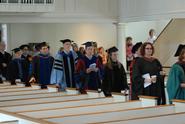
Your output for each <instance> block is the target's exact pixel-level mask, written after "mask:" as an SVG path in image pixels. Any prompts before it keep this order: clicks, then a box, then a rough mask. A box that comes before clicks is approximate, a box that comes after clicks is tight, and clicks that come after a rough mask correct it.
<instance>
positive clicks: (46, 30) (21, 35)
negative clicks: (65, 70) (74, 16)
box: [8, 23, 116, 54]
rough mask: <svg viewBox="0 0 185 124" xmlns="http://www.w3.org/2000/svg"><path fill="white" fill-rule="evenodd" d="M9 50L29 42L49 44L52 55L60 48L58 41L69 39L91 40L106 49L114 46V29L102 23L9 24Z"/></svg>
mask: <svg viewBox="0 0 185 124" xmlns="http://www.w3.org/2000/svg"><path fill="white" fill-rule="evenodd" d="M8 26H9V28H8V29H9V36H8V37H9V38H8V39H9V41H8V42H9V44H8V45H9V50H10V49H12V48H15V47H18V46H20V45H21V44H23V43H30V42H40V41H46V42H49V44H50V46H51V52H52V54H54V53H55V52H56V51H57V50H58V49H59V48H60V47H61V43H60V42H59V40H61V39H65V38H70V39H72V40H74V41H75V42H77V43H78V44H82V43H84V42H86V41H87V40H93V41H96V42H97V43H98V45H99V46H103V47H104V48H108V47H110V46H113V45H116V27H115V25H113V24H109V23H108V24H106V23H105V24H102V23H98V24H95V23H61V24H46V23H45V24H9V25H8Z"/></svg>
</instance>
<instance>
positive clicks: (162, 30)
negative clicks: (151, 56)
mask: <svg viewBox="0 0 185 124" xmlns="http://www.w3.org/2000/svg"><path fill="white" fill-rule="evenodd" d="M173 20H174V19H171V20H170V21H169V22H168V24H167V25H166V26H165V27H164V29H163V30H162V31H161V33H160V34H159V35H158V36H157V38H156V40H155V42H156V41H157V40H158V39H159V37H160V36H161V35H162V34H163V32H164V31H165V30H166V28H167V27H168V25H170V24H171V23H172V21H173ZM155 42H154V43H155Z"/></svg>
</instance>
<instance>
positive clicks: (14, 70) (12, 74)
mask: <svg viewBox="0 0 185 124" xmlns="http://www.w3.org/2000/svg"><path fill="white" fill-rule="evenodd" d="M20 66H21V68H19V66H18V62H17V59H13V60H12V61H10V63H9V64H8V69H7V76H8V80H9V81H10V82H11V83H12V84H15V80H16V79H21V81H22V82H25V81H26V76H25V74H26V66H25V60H24V59H20ZM20 69H21V70H20ZM21 72H22V75H21V74H20V73H21ZM20 75H21V76H20Z"/></svg>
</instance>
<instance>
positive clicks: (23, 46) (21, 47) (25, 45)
mask: <svg viewBox="0 0 185 124" xmlns="http://www.w3.org/2000/svg"><path fill="white" fill-rule="evenodd" d="M25 47H27V48H28V49H29V46H28V45H27V44H23V45H21V46H20V47H19V48H20V49H21V50H23V49H24V48H25Z"/></svg>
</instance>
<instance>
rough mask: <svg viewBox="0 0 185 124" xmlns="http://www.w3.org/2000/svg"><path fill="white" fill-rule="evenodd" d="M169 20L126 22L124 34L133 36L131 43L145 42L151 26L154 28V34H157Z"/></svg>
mask: <svg viewBox="0 0 185 124" xmlns="http://www.w3.org/2000/svg"><path fill="white" fill-rule="evenodd" d="M169 21H170V20H161V21H140V22H130V23H126V36H131V37H132V38H133V43H136V42H145V41H146V40H147V38H148V37H149V35H148V31H149V30H150V29H151V28H153V29H155V31H156V36H158V35H159V34H160V32H161V31H162V30H163V29H164V27H165V26H166V25H167V24H168V22H169Z"/></svg>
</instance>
